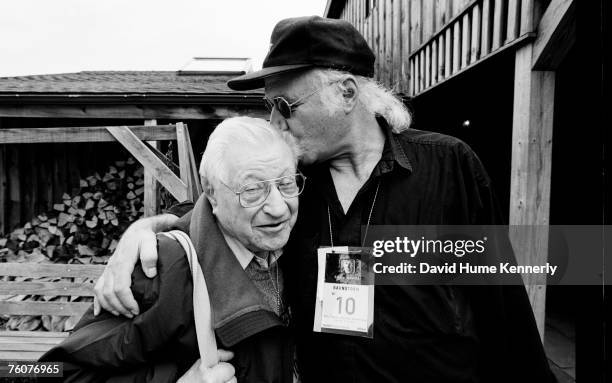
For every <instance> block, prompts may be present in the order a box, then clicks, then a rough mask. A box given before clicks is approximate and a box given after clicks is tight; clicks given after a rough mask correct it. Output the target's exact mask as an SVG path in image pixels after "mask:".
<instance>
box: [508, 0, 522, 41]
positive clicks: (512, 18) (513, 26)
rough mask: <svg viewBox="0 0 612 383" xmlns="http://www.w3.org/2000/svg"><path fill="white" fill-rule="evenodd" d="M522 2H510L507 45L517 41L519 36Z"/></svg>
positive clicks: (517, 0) (514, 0) (509, 0)
mask: <svg viewBox="0 0 612 383" xmlns="http://www.w3.org/2000/svg"><path fill="white" fill-rule="evenodd" d="M520 6H521V2H520V0H508V17H507V22H506V43H508V42H510V41H512V40H514V39H516V38H517V37H518V35H519V29H520V25H521V24H520V23H521V21H520V20H519V17H520V15H521V14H520V10H519V7H520Z"/></svg>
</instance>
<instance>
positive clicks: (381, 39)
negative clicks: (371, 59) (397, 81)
mask: <svg viewBox="0 0 612 383" xmlns="http://www.w3.org/2000/svg"><path fill="white" fill-rule="evenodd" d="M377 3H378V61H379V64H380V66H379V68H378V69H379V73H378V80H379V81H380V82H382V83H384V82H385V81H386V80H387V65H386V62H385V43H386V40H385V38H386V36H385V30H386V25H385V0H378V1H377Z"/></svg>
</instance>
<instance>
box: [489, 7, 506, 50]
mask: <svg viewBox="0 0 612 383" xmlns="http://www.w3.org/2000/svg"><path fill="white" fill-rule="evenodd" d="M503 10H504V4H503V0H495V2H494V4H493V37H492V38H491V50H492V51H494V50H496V49H498V48H499V47H501V46H502V31H503V28H504V25H503V23H504V17H503Z"/></svg>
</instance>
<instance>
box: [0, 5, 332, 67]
mask: <svg viewBox="0 0 612 383" xmlns="http://www.w3.org/2000/svg"><path fill="white" fill-rule="evenodd" d="M325 4H326V0H301V1H300V0H96V1H93V0H0V77H2V76H22V75H30V74H45V73H67V72H78V71H83V70H178V69H180V68H182V67H183V66H185V65H186V64H187V63H188V62H189V61H190V60H191V58H193V57H251V58H253V66H254V69H258V68H260V67H261V61H262V60H263V58H264V57H265V54H266V52H267V49H268V45H269V39H270V33H271V32H272V28H273V27H274V24H276V22H277V21H279V20H281V19H283V18H286V17H292V16H305V15H322V14H323V12H324V10H325Z"/></svg>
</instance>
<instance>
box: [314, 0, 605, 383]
mask: <svg viewBox="0 0 612 383" xmlns="http://www.w3.org/2000/svg"><path fill="white" fill-rule="evenodd" d="M598 3H599V2H597V1H595V2H590V1H586V2H579V1H576V0H574V1H572V0H329V1H328V2H327V6H326V9H325V16H326V17H329V18H339V19H344V20H347V21H349V22H351V23H352V24H353V25H354V26H355V27H356V28H357V29H358V30H359V31H360V32H361V33H362V34H363V35H364V36H365V38H366V40H367V41H368V43H369V45H370V47H371V48H372V50H373V51H374V53H375V55H376V64H375V69H376V73H375V78H376V79H377V80H378V81H379V82H381V83H383V84H385V85H387V86H388V87H389V88H391V89H394V90H395V91H396V92H397V93H399V94H400V95H402V96H404V97H405V99H406V101H407V102H408V104H409V105H410V106H411V107H412V109H413V111H414V116H415V119H414V121H415V124H414V127H415V128H417V129H423V130H431V131H438V132H441V133H445V134H450V135H453V136H456V137H458V138H461V139H462V140H464V141H465V142H467V143H468V144H469V145H470V146H471V147H472V148H473V149H474V150H475V152H476V153H477V155H478V156H479V157H480V158H481V160H482V161H483V163H484V165H485V167H486V168H487V170H488V172H489V174H490V176H491V178H492V180H493V184H494V187H495V189H496V193H497V195H498V197H499V200H500V205H501V206H502V208H503V212H504V214H505V215H506V217H505V218H506V220H507V222H508V223H509V224H511V225H531V226H532V227H537V226H539V227H547V225H559V224H580V225H583V224H602V223H603V222H602V205H603V201H602V195H604V189H603V181H602V170H603V169H602V167H601V160H602V153H603V152H602V151H603V148H602V144H601V143H599V140H601V139H602V138H603V136H604V133H603V128H600V127H598V125H596V124H597V122H598V120H597V117H595V116H597V115H598V113H599V111H598V110H597V106H598V105H599V100H600V99H599V94H600V92H601V90H600V89H599V87H600V84H601V83H602V82H601V81H602V75H601V64H598V63H601V55H602V47H603V45H600V44H602V41H603V40H602V35H603V32H602V30H601V28H599V25H600V23H601V20H602V13H603V12H602V9H601V8H602V7H603V5H601V4H598ZM602 4H603V3H602ZM578 26H579V27H580V32H581V34H580V36H581V37H582V38H581V39H580V40H578V39H577V38H576V36H577V35H578V34H577V33H576V30H577V28H578ZM594 125H595V126H594ZM581 129H585V130H583V131H581ZM553 131H554V136H553ZM580 132H582V133H580ZM593 140H595V142H594V141H593ZM511 237H512V235H511ZM511 239H512V240H513V247H514V248H515V252H516V255H517V257H519V259H520V261H522V262H528V261H529V260H537V262H545V261H546V259H548V257H549V252H551V251H555V249H549V235H548V231H547V230H537V232H535V231H534V232H533V233H532V236H531V237H528V238H525V237H522V238H519V237H513V238H511ZM527 282H528V283H527V290H528V293H529V297H530V300H531V303H532V307H533V310H534V314H535V316H536V322H537V324H538V328H539V330H540V333H541V335H542V336H543V337H544V329H545V328H546V337H545V338H544V341H545V344H546V345H547V351H548V352H549V353H550V352H552V353H557V354H558V355H557V358H556V362H557V363H558V364H557V365H556V367H558V368H557V371H556V372H557V373H558V375H557V376H558V377H559V379H560V381H573V379H574V378H575V366H576V363H575V354H574V353H575V350H574V340H575V332H574V324H575V323H576V321H577V320H578V317H579V315H578V314H577V310H579V309H582V308H587V309H588V307H587V303H582V302H590V303H593V298H586V297H588V296H591V297H596V296H598V295H601V293H598V292H597V291H595V287H593V288H589V287H582V286H580V287H577V286H549V287H548V294H547V287H546V286H545V285H544V284H540V283H539V282H538V281H534V280H531V281H527ZM595 304H601V302H599V301H598V300H597V298H595ZM560 318H562V319H560ZM545 323H546V326H545ZM593 340H595V341H597V342H599V340H598V339H597V338H595V339H593ZM564 342H565V343H564ZM568 342H569V347H567V346H568ZM551 343H554V344H557V345H560V344H561V345H562V348H559V347H557V348H555V347H552V346H551ZM554 357H555V356H554V355H553V356H552V358H554ZM585 359H586V358H584V359H583V361H585ZM587 364H588V362H586V361H585V363H584V367H585V369H584V370H585V371H586V370H587V369H588V368H587V367H586V366H587Z"/></svg>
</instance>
